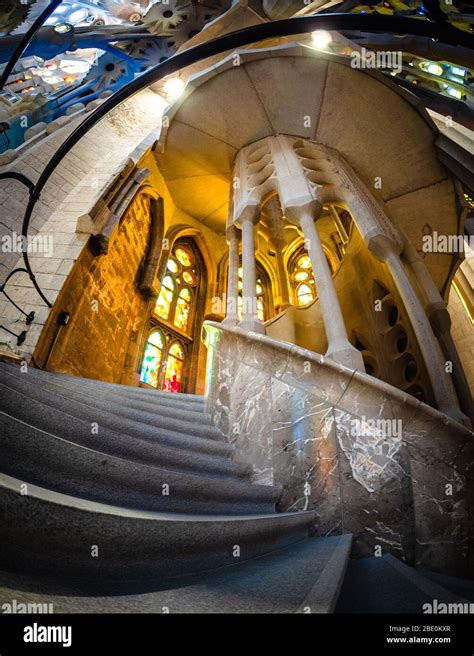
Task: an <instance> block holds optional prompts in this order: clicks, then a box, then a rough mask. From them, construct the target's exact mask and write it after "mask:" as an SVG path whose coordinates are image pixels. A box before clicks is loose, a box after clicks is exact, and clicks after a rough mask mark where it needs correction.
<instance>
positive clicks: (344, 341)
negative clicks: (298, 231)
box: [299, 208, 365, 371]
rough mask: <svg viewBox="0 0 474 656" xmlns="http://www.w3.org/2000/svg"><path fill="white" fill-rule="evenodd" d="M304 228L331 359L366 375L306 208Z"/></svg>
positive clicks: (302, 219) (302, 214)
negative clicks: (350, 336) (349, 335)
mask: <svg viewBox="0 0 474 656" xmlns="http://www.w3.org/2000/svg"><path fill="white" fill-rule="evenodd" d="M299 219H300V225H301V227H302V229H303V234H304V237H305V240H307V243H308V245H309V247H308V252H309V257H310V260H311V265H312V267H313V273H314V278H315V281H316V287H317V289H318V297H319V302H320V304H321V310H322V315H323V321H324V328H325V330H326V337H327V340H328V349H327V352H326V355H327V357H329V358H331V359H332V360H334V361H336V362H339V363H340V364H343V365H344V366H346V367H349V368H350V369H360V370H361V371H365V367H364V361H363V358H362V355H361V354H360V352H359V351H358V350H357V349H356V348H355V347H354V346H352V344H351V343H350V342H349V340H348V338H347V332H346V327H345V325H344V318H343V316H342V311H341V306H340V305H339V299H338V297H337V293H336V288H335V287H334V281H333V279H332V274H331V270H330V268H329V265H328V262H327V260H326V256H325V254H324V250H323V247H322V244H321V239H320V238H319V233H318V231H317V229H316V226H315V224H314V217H313V213H312V212H311V211H310V210H309V209H306V208H302V209H301V213H300V217H299Z"/></svg>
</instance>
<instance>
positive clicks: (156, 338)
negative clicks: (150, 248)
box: [139, 239, 206, 392]
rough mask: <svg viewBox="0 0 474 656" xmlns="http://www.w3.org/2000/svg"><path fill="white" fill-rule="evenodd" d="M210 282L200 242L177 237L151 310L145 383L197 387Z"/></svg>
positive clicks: (177, 388) (186, 388)
mask: <svg viewBox="0 0 474 656" xmlns="http://www.w3.org/2000/svg"><path fill="white" fill-rule="evenodd" d="M205 285H206V270H205V265H204V262H203V258H202V256H201V254H200V252H199V250H198V248H197V247H196V245H195V244H194V242H193V241H192V240H189V239H182V240H181V239H180V240H179V241H178V242H175V244H174V246H173V248H172V251H171V253H170V255H169V257H168V260H167V261H166V270H165V272H164V275H163V278H162V280H161V286H160V293H159V295H158V298H157V300H156V303H155V304H154V306H153V308H152V311H151V316H150V324H151V325H150V333H149V335H148V337H147V339H146V342H145V345H144V347H143V348H144V350H143V356H142V360H141V365H140V374H139V379H140V383H141V384H143V385H149V386H151V387H155V388H157V389H160V390H165V391H167V392H183V391H186V392H187V391H192V389H193V386H194V385H195V384H196V380H197V375H198V364H197V358H198V354H199V348H200V344H201V342H200V339H199V337H200V321H201V320H202V317H203V313H204V305H205V300H204V299H205Z"/></svg>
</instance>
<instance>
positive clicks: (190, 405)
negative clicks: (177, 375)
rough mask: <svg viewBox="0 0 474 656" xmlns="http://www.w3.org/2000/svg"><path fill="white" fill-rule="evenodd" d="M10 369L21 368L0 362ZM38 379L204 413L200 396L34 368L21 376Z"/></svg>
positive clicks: (30, 368)
mask: <svg viewBox="0 0 474 656" xmlns="http://www.w3.org/2000/svg"><path fill="white" fill-rule="evenodd" d="M3 367H5V368H10V369H14V370H20V369H21V367H20V366H19V365H17V364H15V363H12V362H2V361H0V368H3ZM29 374H31V376H34V377H40V378H41V379H49V380H51V381H53V380H54V381H57V382H60V383H61V384H62V385H63V386H68V385H71V386H72V385H77V384H79V385H82V386H83V387H84V388H85V389H88V390H90V391H92V390H96V391H97V390H103V391H106V392H108V393H115V394H117V395H119V396H120V397H121V398H128V399H137V400H142V401H149V402H155V403H157V404H160V405H169V406H172V407H182V408H183V409H184V408H185V409H187V410H189V411H195V412H205V409H206V404H205V401H206V399H205V396H203V395H200V394H182V393H173V392H163V391H161V390H154V389H152V388H149V387H138V386H131V385H121V384H117V383H107V382H104V381H100V380H94V379H93V378H82V377H80V376H71V375H70V374H63V373H60V372H56V371H43V370H42V369H37V368H35V367H28V368H27V369H26V372H25V371H23V375H29Z"/></svg>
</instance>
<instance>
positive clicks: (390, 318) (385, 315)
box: [375, 299, 399, 333]
mask: <svg viewBox="0 0 474 656" xmlns="http://www.w3.org/2000/svg"><path fill="white" fill-rule="evenodd" d="M375 314H376V317H377V324H378V328H379V330H380V332H381V333H387V332H388V331H389V330H390V329H391V328H393V327H394V326H395V325H396V324H397V321H398V318H399V312H398V308H397V306H396V305H395V303H394V302H393V301H392V300H390V299H387V300H385V301H382V307H381V309H380V310H379V311H378V312H376V313H375Z"/></svg>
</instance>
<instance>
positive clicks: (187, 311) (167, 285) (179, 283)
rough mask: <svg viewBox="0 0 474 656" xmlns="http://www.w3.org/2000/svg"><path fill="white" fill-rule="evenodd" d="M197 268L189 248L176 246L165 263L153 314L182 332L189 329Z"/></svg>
mask: <svg viewBox="0 0 474 656" xmlns="http://www.w3.org/2000/svg"><path fill="white" fill-rule="evenodd" d="M196 284H197V268H196V262H195V259H194V256H193V254H192V252H191V250H190V249H188V248H185V247H177V248H175V249H174V251H173V254H172V256H171V257H170V258H169V260H168V262H167V265H166V275H165V277H164V278H163V281H162V283H161V289H160V294H159V296H158V300H157V301H156V306H155V311H154V314H155V316H156V317H157V318H160V319H164V320H165V321H168V322H169V323H171V324H172V325H174V326H176V327H177V328H179V329H180V330H182V331H184V332H188V331H189V325H190V319H191V315H192V310H193V304H194V300H195V299H194V296H195V294H194V288H195V287H196Z"/></svg>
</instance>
